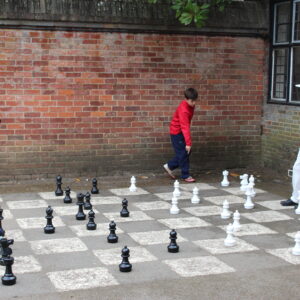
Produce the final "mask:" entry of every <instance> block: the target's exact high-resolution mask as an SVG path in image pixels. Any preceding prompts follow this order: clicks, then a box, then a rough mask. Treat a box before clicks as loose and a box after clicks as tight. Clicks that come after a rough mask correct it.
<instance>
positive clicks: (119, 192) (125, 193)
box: [110, 187, 149, 196]
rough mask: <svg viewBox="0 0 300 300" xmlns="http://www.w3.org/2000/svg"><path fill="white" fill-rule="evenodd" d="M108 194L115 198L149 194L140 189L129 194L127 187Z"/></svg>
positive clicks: (112, 190) (113, 190)
mask: <svg viewBox="0 0 300 300" xmlns="http://www.w3.org/2000/svg"><path fill="white" fill-rule="evenodd" d="M110 192H112V193H113V194H115V195H117V196H135V195H146V194H149V193H148V192H147V191H145V190H144V189H142V188H139V187H138V188H137V190H136V191H135V192H130V191H129V187H128V188H122V189H111V190H110Z"/></svg>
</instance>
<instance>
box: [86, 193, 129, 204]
mask: <svg viewBox="0 0 300 300" xmlns="http://www.w3.org/2000/svg"><path fill="white" fill-rule="evenodd" d="M122 200H123V199H122V198H120V197H117V196H105V197H99V196H97V197H94V196H93V195H92V198H91V203H92V204H93V205H102V204H120V205H121V203H122Z"/></svg>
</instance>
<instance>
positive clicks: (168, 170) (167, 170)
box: [163, 164, 176, 179]
mask: <svg viewBox="0 0 300 300" xmlns="http://www.w3.org/2000/svg"><path fill="white" fill-rule="evenodd" d="M163 167H164V169H165V171H166V172H167V173H168V174H169V175H170V177H171V178H172V179H175V178H176V177H175V175H174V174H173V173H172V171H171V170H170V169H169V166H168V164H164V165H163Z"/></svg>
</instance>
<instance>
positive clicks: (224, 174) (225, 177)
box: [221, 170, 229, 186]
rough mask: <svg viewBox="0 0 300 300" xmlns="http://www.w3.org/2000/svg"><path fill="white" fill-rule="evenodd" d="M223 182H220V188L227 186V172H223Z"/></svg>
mask: <svg viewBox="0 0 300 300" xmlns="http://www.w3.org/2000/svg"><path fill="white" fill-rule="evenodd" d="M222 174H223V180H222V182H221V186H229V181H228V175H229V172H228V171H227V170H225V171H223V173H222Z"/></svg>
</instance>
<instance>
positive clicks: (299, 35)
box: [294, 2, 300, 40]
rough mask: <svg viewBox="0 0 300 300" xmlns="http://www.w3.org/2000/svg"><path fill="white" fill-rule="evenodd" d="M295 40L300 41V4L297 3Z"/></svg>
mask: <svg viewBox="0 0 300 300" xmlns="http://www.w3.org/2000/svg"><path fill="white" fill-rule="evenodd" d="M294 7H295V14H294V16H295V19H294V40H300V3H299V2H298V3H295V6H294Z"/></svg>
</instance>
